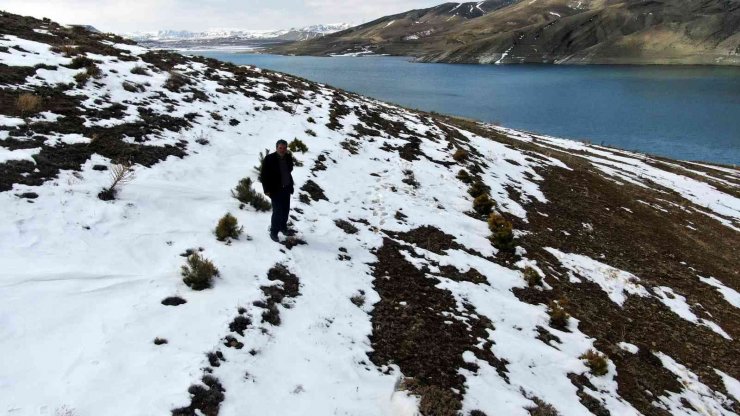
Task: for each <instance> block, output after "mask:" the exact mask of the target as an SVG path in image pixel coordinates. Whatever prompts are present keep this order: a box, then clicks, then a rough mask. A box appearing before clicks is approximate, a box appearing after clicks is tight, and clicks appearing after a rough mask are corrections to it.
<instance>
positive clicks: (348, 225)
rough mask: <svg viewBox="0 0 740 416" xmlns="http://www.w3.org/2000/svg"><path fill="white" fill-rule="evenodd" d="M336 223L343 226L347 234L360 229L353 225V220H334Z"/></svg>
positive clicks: (355, 232) (340, 226)
mask: <svg viewBox="0 0 740 416" xmlns="http://www.w3.org/2000/svg"><path fill="white" fill-rule="evenodd" d="M334 224H335V225H336V226H337V227H339V228H341V229H342V231H344V232H345V233H347V234H357V232H359V231H360V230H359V229H358V228H357V227H355V226H354V225H352V223H351V222H349V221H345V220H334Z"/></svg>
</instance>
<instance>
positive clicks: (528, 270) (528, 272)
mask: <svg viewBox="0 0 740 416" xmlns="http://www.w3.org/2000/svg"><path fill="white" fill-rule="evenodd" d="M522 274H523V275H524V280H526V281H527V284H528V285H529V286H541V285H542V276H540V274H539V273H537V270H535V269H534V268H532V267H529V266H527V267H525V268H524V271H523V272H522Z"/></svg>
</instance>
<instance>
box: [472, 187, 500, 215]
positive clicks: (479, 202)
mask: <svg viewBox="0 0 740 416" xmlns="http://www.w3.org/2000/svg"><path fill="white" fill-rule="evenodd" d="M495 205H496V202H495V201H493V200H492V199H491V198H490V197H489V196H488V194H487V193H485V194H482V195H479V196H478V197H477V198H475V199H474V200H473V209H474V210H475V212H477V213H478V214H480V215H483V216H488V215H490V214H491V210H492V209H493V207H494V206H495Z"/></svg>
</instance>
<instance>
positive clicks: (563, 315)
mask: <svg viewBox="0 0 740 416" xmlns="http://www.w3.org/2000/svg"><path fill="white" fill-rule="evenodd" d="M560 303H562V302H560ZM560 303H559V302H555V301H552V302H550V304H549V305H548V308H547V313H548V315H550V326H552V327H553V328H556V329H560V330H567V329H568V320H569V319H570V314H568V312H566V311H565V309H563V307H562V306H561V305H560Z"/></svg>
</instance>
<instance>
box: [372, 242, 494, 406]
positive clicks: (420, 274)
mask: <svg viewBox="0 0 740 416" xmlns="http://www.w3.org/2000/svg"><path fill="white" fill-rule="evenodd" d="M402 250H404V248H403V247H402V246H401V245H400V244H399V243H397V242H395V241H393V240H392V239H390V238H387V237H386V238H384V240H383V246H382V247H381V248H380V249H378V250H377V252H376V253H375V254H376V256H377V258H378V261H377V263H375V264H374V265H373V268H374V270H373V276H374V277H375V280H374V281H373V285H374V289H375V290H376V291H377V292H378V294H379V295H380V298H381V300H380V302H378V303H376V304H375V305H374V309H373V312H372V313H371V316H372V325H373V334H372V335H371V337H370V339H371V342H372V347H373V352H371V353H369V354H368V355H369V356H370V359H371V360H372V361H373V363H375V364H376V365H379V366H380V365H386V364H389V363H395V364H397V365H398V366H399V367H400V368H401V371H402V372H403V373H404V375H406V376H408V377H412V378H413V380H414V382H413V383H412V384H411V385H409V386H408V387H409V388H411V389H412V390H413V391H415V392H417V393H418V394H422V395H423V394H424V391H425V389H427V388H430V387H434V388H436V389H441V390H444V391H446V392H448V393H450V394H452V397H454V398H455V399H456V400H458V401H459V400H460V399H461V398H462V395H463V394H464V392H465V384H464V383H465V378H464V377H463V376H462V375H461V374H459V373H458V370H459V369H460V368H467V367H469V366H468V365H467V364H466V363H465V361H464V360H463V359H462V354H463V352H465V351H473V352H474V353H475V354H476V356H478V357H479V358H480V359H483V360H486V361H488V362H490V363H491V364H492V365H493V366H495V367H496V368H497V369H499V371H500V374H502V375H503V376H504V377H505V373H504V372H505V363H504V362H502V361H500V360H498V359H497V358H496V357H494V356H493V354H492V353H491V350H490V348H491V346H492V343H491V342H490V341H488V342H486V343H484V345H483V347H482V348H479V347H478V346H477V345H478V344H479V343H480V339H481V338H482V339H488V335H487V332H486V331H487V330H493V325H492V323H491V322H490V321H489V320H488V319H487V318H485V317H483V316H480V315H478V314H477V313H476V312H475V309H474V308H473V307H472V306H471V305H467V304H466V305H465V311H464V312H460V311H458V306H457V304H456V302H455V299H454V297H453V296H452V294H451V293H450V292H449V291H446V290H442V289H438V288H436V287H435V285H436V284H438V283H439V281H438V280H437V279H434V278H429V277H427V276H426V273H427V272H428V270H419V269H417V268H416V267H415V266H414V265H413V264H411V263H409V262H408V261H406V259H405V258H404V256H403V254H402V253H401V251H402ZM402 302H403V303H402ZM443 313H444V314H445V315H443ZM453 315H454V316H459V317H461V318H462V319H464V320H465V321H466V322H462V321H460V320H458V319H454V318H451V316H453ZM466 323H467V325H466ZM468 325H470V328H469V327H468ZM453 389H454V390H453ZM455 406H456V408H457V409H459V403H457V405H455Z"/></svg>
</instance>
